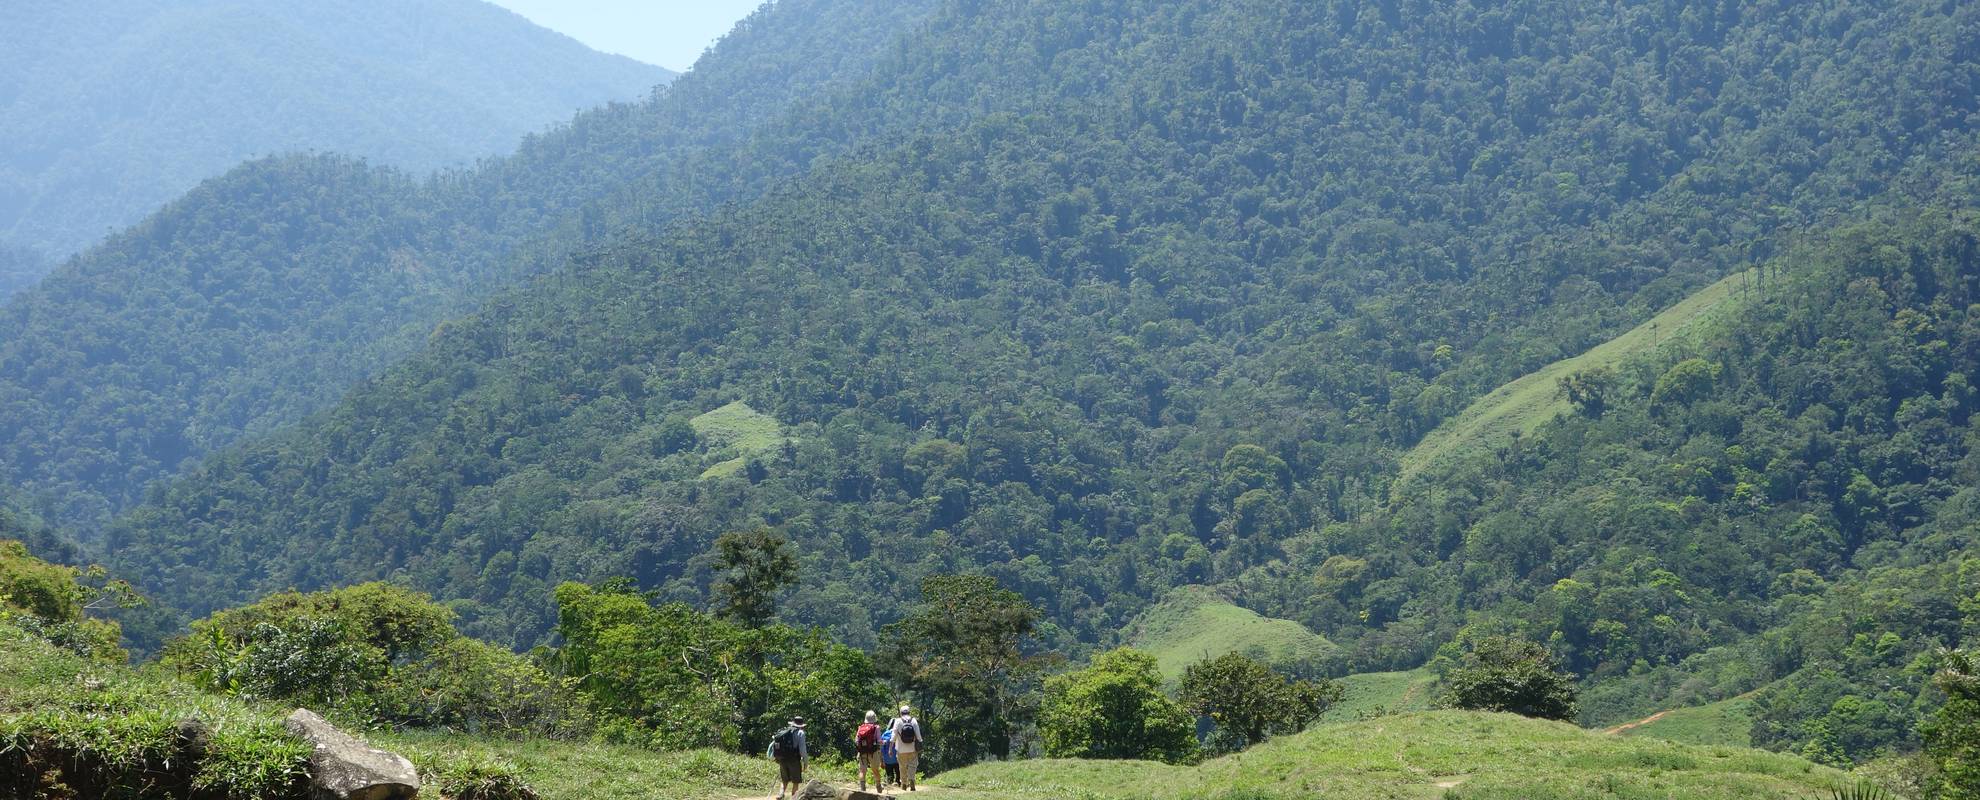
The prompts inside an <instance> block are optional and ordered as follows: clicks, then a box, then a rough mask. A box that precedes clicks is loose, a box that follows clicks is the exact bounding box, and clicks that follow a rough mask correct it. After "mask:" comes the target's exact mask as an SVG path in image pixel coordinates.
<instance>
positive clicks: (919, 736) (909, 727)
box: [891, 706, 928, 792]
mask: <svg viewBox="0 0 1980 800" xmlns="http://www.w3.org/2000/svg"><path fill="white" fill-rule="evenodd" d="M891 730H892V731H893V732H894V751H895V753H896V757H897V758H899V759H900V761H901V785H902V786H905V787H906V788H907V790H908V791H910V792H917V791H920V790H921V787H920V786H919V785H918V783H917V781H915V779H914V765H915V762H916V761H919V760H920V759H921V748H922V747H923V746H924V745H926V744H927V743H928V737H927V736H926V735H925V734H927V733H928V732H927V731H926V730H923V729H922V727H921V720H918V719H915V718H914V709H912V708H909V707H907V706H901V715H900V716H898V717H895V718H894V724H893V725H892V726H891Z"/></svg>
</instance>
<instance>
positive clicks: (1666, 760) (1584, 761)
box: [935, 711, 1851, 800]
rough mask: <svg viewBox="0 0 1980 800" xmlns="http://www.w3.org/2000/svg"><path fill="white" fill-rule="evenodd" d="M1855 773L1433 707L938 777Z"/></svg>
mask: <svg viewBox="0 0 1980 800" xmlns="http://www.w3.org/2000/svg"><path fill="white" fill-rule="evenodd" d="M1850 781H1851V779H1850V778H1849V777H1848V776H1846V775H1844V774H1843V773H1841V772H1838V771H1836V770H1833V769H1830V768H1827V767H1822V766H1817V765H1816V764H1814V763H1811V762H1809V761H1807V760H1805V759H1802V758H1799V757H1796V756H1790V755H1781V754H1778V753H1769V752H1765V751H1760V750H1750V749H1744V748H1735V747H1704V746H1698V745H1686V744H1678V743H1675V742H1666V741H1660V740H1656V739H1648V738H1622V737H1615V736H1608V735H1605V734H1602V733H1598V732H1595V731H1589V730H1584V729H1582V728H1578V727H1575V726H1573V725H1569V724H1566V723H1559V722H1546V721H1542V720H1535V719H1527V718H1524V717H1518V716H1514V715H1510V714H1489V713H1479V712H1468V711H1432V712H1422V713H1415V714H1405V715H1401V716H1393V717H1383V718H1381V719H1376V720H1370V721H1366V722H1351V723H1341V724H1335V725H1323V726H1320V727H1317V728H1314V729H1312V730H1309V731H1307V732H1306V733H1303V734H1300V735H1298V736H1290V737H1284V738H1280V739H1275V740H1272V741H1270V742H1267V743H1265V744H1263V745H1260V746H1258V747H1255V748H1252V749H1251V750H1248V751H1246V752H1244V753H1240V754H1238V755H1233V756H1227V757H1224V758H1220V759H1216V760H1214V761H1210V762H1206V763H1204V764H1202V765H1200V766H1197V767H1169V766H1163V765H1159V764H1149V763H1142V762H1127V761H1111V762H1092V761H1017V762H1005V763H995V764H981V765H978V766H974V767H970V768H967V769H963V770H958V771H956V772H952V773H948V774H945V775H942V776H940V777H939V778H938V779H936V781H935V782H936V783H938V784H940V785H942V786H948V787H955V788H956V789H959V790H962V792H963V793H965V794H964V795H959V796H972V797H973V796H979V795H980V796H984V797H999V798H1009V799H1010V800H1033V799H1034V798H1035V800H1047V798H1050V800H1109V799H1110V798H1136V799H1137V800H1142V799H1144V798H1145V799H1148V800H1166V799H1167V798H1176V800H1182V798H1191V800H1197V799H1199V798H1208V799H1210V800H1217V799H1219V798H1227V799H1228V800H1238V799H1239V798H1242V799H1243V800H1278V799H1279V798H1286V799H1287V800H1290V799H1291V798H1302V800H1303V799H1304V798H1313V797H1353V798H1452V800H1488V799H1498V798H1504V799H1505V800H1514V799H1515V798H1516V799H1518V800H1548V799H1549V798H1580V797H1625V798H1677V797H1681V798H1687V800H1719V799H1724V798H1792V799H1793V800H1802V798H1808V797H1814V796H1817V795H1825V794H1826V792H1827V790H1828V789H1830V788H1833V787H1836V786H1841V785H1844V784H1846V783H1849V782H1850Z"/></svg>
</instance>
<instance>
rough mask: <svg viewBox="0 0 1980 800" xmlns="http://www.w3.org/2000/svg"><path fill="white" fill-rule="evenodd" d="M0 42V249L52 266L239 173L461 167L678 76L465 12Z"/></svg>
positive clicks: (58, 18) (181, 26)
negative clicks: (256, 167) (0, 243)
mask: <svg viewBox="0 0 1980 800" xmlns="http://www.w3.org/2000/svg"><path fill="white" fill-rule="evenodd" d="M0 30H4V31H6V33H5V34H0V43H4V44H6V45H7V46H6V47H4V48H0V49H4V50H5V51H6V55H4V56H0V140H5V141H7V142H8V146H7V148H6V150H5V151H4V152H3V153H0V240H4V241H7V242H10V243H13V244H14V245H16V246H23V247H28V248H32V249H34V250H37V251H40V252H42V253H45V254H47V256H48V257H49V259H50V260H62V259H66V258H67V257H68V256H69V255H71V254H73V253H76V252H78V251H80V250H82V249H84V248H85V247H86V246H87V245H89V244H91V243H93V242H95V241H97V240H99V239H100V238H101V237H102V236H103V233H104V231H105V230H108V229H117V228H122V227H125V226H127V225H130V224H132V223H135V222H137V221H139V220H140V219H142V218H143V217H144V216H145V215H147V214H149V213H150V212H151V211H152V210H154V209H156V208H158V207H159V206H161V205H163V204H164V203H165V202H166V201H168V200H170V199H172V198H173V197H176V196H178V195H180V194H182V193H184V192H185V191H187V190H189V189H191V188H193V186H194V185H196V184H197V183H198V182H199V181H201V180H203V179H205V178H208V177H211V176H214V175H218V174H220V173H221V172H224V171H225V170H226V169H228V168H230V167H232V166H234V165H235V164H236V163H238V162H241V161H244V160H248V159H250V158H254V157H259V156H268V155H275V154H281V153H287V152H297V151H325V152H330V151H335V152H343V153H346V154H349V155H351V156H353V157H359V158H368V159H371V160H374V161H377V162H379V163H381V164H386V165H390V166H395V167H399V168H402V169H409V170H416V171H430V170H434V169H438V168H441V167H446V166H455V165H461V164H468V163H472V162H473V161H475V160H476V159H479V158H485V157H490V156H495V155H500V154H503V153H506V152H508V151H509V150H511V149H512V148H513V147H514V145H515V143H516V142H517V141H518V140H520V139H521V138H522V136H523V135H524V134H527V133H532V132H535V131H538V130H541V129H543V128H547V127H550V126H551V125H554V124H556V123H560V122H562V121H564V120H566V119H569V118H570V117H571V116H572V115H573V114H575V113H577V112H579V111H581V110H584V109H587V108H590V107H592V106H596V105H602V104H605V103H608V102H614V101H625V100H636V99H639V98H640V97H642V96H644V95H647V94H649V93H650V92H652V91H653V90H654V89H655V87H658V86H660V85H663V84H665V83H666V82H667V81H668V80H669V79H671V78H672V77H673V73H671V72H669V71H667V70H664V69H661V68H658V67H653V66H650V65H645V64H640V63H638V62H635V61H632V60H631V59H627V58H625V57H623V56H611V55H606V54H602V53H596V52H594V51H591V50H590V49H588V48H585V47H584V46H583V45H581V44H579V43H578V42H576V41H575V40H572V39H570V38H568V37H565V36H563V35H561V34H557V33H555V32H552V31H549V30H545V29H543V28H539V27H537V26H535V25H533V24H531V23H529V22H527V21H526V20H524V19H522V18H521V17H520V16H517V15H515V14H513V13H510V12H507V11H505V10H502V9H499V8H496V7H494V6H491V5H488V4H485V3H480V2H472V1H470V0H416V1H415V2H407V3H393V4H389V5H385V6H378V5H375V4H365V3H358V2H350V1H349V0H335V1H334V2H326V3H302V2H287V1H286V0H285V1H284V2H278V3H242V2H233V0H201V1H200V2H191V3H174V4H169V5H158V4H152V3H143V2H136V1H135V0H92V2H89V3H59V4H56V3H22V4H16V5H13V6H11V7H10V8H9V9H8V10H6V11H4V12H0ZM497 76H499V77H497Z"/></svg>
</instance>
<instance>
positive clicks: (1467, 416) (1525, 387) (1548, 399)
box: [1396, 271, 1752, 484]
mask: <svg viewBox="0 0 1980 800" xmlns="http://www.w3.org/2000/svg"><path fill="white" fill-rule="evenodd" d="M1751 274H1752V273H1751V272H1750V271H1749V272H1742V273H1738V274H1735V275H1731V276H1728V277H1726V278H1725V279H1723V280H1720V281H1719V282H1718V283H1714V284H1712V285H1711V286H1707V287H1705V288H1703V289H1700V290H1699V291H1698V292H1697V293H1695V294H1693V295H1691V296H1690V297H1687V298H1685V299H1684V300H1682V301H1680V302H1679V303H1678V304H1677V305H1674V306H1671V307H1670V308H1667V309H1665V310H1664V311H1663V313H1660V314H1658V315H1657V316H1655V317H1652V318H1651V319H1650V321H1648V322H1645V323H1643V324H1642V325H1638V326H1636V327H1635V328H1633V329H1631V330H1630V331H1629V332H1628V333H1624V334H1623V335H1621V336H1617V337H1616V338H1614V339H1610V340H1609V341H1606V342H1603V343H1602V344H1599V345H1596V346H1595V347H1594V348H1592V349H1590V350H1589V351H1588V352H1586V353H1582V354H1581V355H1578V356H1574V357H1572V358H1564V359H1561V360H1560V361H1556V362H1554V363H1552V364H1548V365H1547V366H1544V367H1541V368H1540V369H1538V370H1535V371H1533V372H1531V373H1528V374H1526V375H1524V376H1521V377H1520V378H1519V379H1517V380H1514V381H1513V382H1511V383H1508V384H1506V385H1504V386H1501V387H1499V388H1497V389H1494V390H1492V392H1491V393H1489V394H1487V395H1485V396H1484V397H1481V398H1478V400H1477V401H1475V402H1473V403H1472V404H1471V405H1470V406H1469V407H1467V408H1466V409H1465V410H1463V411H1461V412H1458V415H1457V416H1455V417H1452V418H1450V419H1448V420H1445V421H1444V424H1442V425H1439V426H1438V427H1437V429H1436V430H1433V431H1431V432H1430V433H1429V434H1428V435H1426V436H1424V437H1423V440H1422V441H1420V442H1417V443H1416V446H1415V447H1413V448H1410V450H1409V452H1407V453H1404V454H1403V456H1402V459H1401V471H1400V474H1399V475H1398V476H1397V478H1396V482H1397V483H1398V484H1400V483H1402V482H1403V481H1405V480H1408V479H1409V478H1411V477H1413V476H1415V475H1417V474H1419V473H1421V472H1422V471H1423V470H1425V469H1427V468H1429V467H1430V466H1432V465H1434V464H1437V463H1439V462H1442V461H1444V460H1446V459H1449V458H1451V457H1453V456H1455V455H1458V454H1461V453H1465V452H1476V451H1477V450H1479V449H1481V448H1490V447H1493V446H1495V445H1497V444H1500V443H1503V442H1505V441H1508V440H1510V439H1512V438H1513V437H1514V436H1515V435H1522V436H1523V435H1528V434H1532V433H1533V432H1534V431H1536V430H1538V429H1539V428H1540V426H1541V425H1544V424H1546V423H1547V422H1549V421H1551V420H1552V419H1553V418H1554V417H1556V416H1559V415H1561V414H1564V413H1567V412H1569V411H1571V410H1572V409H1570V408H1569V406H1568V402H1567V400H1566V399H1564V398H1562V397H1561V396H1560V393H1559V389H1558V386H1557V384H1558V382H1559V381H1560V379H1561V378H1563V377H1566V376H1568V375H1572V374H1574V373H1576V372H1580V371H1582V370H1587V369H1593V368H1597V367H1610V368H1614V367H1617V366H1620V365H1621V364H1622V363H1623V362H1625V361H1629V360H1631V359H1635V358H1639V357H1643V356H1647V355H1650V354H1653V353H1655V352H1656V351H1657V350H1658V349H1660V348H1662V347H1664V346H1665V345H1667V344H1670V343H1672V342H1674V341H1678V340H1680V339H1683V338H1688V337H1690V336H1692V335H1694V334H1696V333H1697V332H1699V331H1701V330H1703V329H1705V327H1706V326H1707V325H1708V324H1709V323H1711V322H1713V321H1716V320H1722V319H1726V318H1727V317H1728V316H1730V315H1731V314H1734V313H1737V312H1738V310H1739V309H1740V308H1742V307H1744V305H1745V303H1746V297H1747V295H1746V294H1745V293H1743V292H1741V291H1740V290H1741V289H1742V288H1744V287H1746V286H1747V285H1748V281H1749V279H1750V278H1749V276H1750V275H1751Z"/></svg>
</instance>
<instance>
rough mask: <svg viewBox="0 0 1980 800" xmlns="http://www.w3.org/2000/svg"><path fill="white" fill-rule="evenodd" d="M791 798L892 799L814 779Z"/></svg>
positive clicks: (823, 799)
mask: <svg viewBox="0 0 1980 800" xmlns="http://www.w3.org/2000/svg"><path fill="white" fill-rule="evenodd" d="M791 800H891V798H888V797H886V796H884V795H881V794H879V793H878V792H862V791H860V790H858V789H841V788H839V787H837V786H833V785H832V784H829V783H826V782H824V781H812V782H810V783H807V784H805V785H804V786H803V787H801V788H799V789H798V791H797V794H794V795H791Z"/></svg>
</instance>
